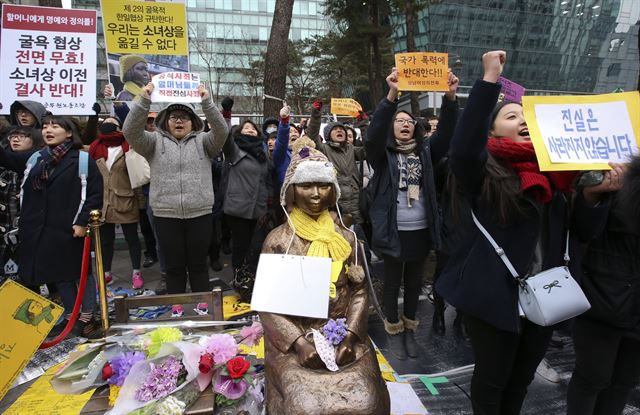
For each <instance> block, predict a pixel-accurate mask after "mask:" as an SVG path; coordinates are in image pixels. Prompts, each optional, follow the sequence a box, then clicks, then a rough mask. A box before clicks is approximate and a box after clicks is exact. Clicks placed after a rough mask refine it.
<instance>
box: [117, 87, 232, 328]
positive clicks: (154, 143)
mask: <svg viewBox="0 0 640 415" xmlns="http://www.w3.org/2000/svg"><path fill="white" fill-rule="evenodd" d="M152 91H153V84H151V83H149V84H147V86H145V87H144V88H143V89H142V92H141V94H140V95H139V97H140V98H139V99H137V100H136V101H134V103H133V105H132V106H131V111H130V112H129V115H128V116H127V118H126V120H125V122H124V126H123V128H122V131H123V133H124V136H125V138H126V139H127V141H128V142H129V143H130V144H131V146H132V147H133V148H134V149H135V151H136V152H138V153H139V154H141V155H142V156H143V157H144V158H146V159H147V161H148V162H149V166H150V168H151V189H150V193H149V203H150V205H151V209H152V211H153V217H154V223H155V226H156V232H157V236H158V243H159V244H160V250H161V251H162V253H163V255H164V256H165V261H166V270H167V292H168V293H169V294H178V293H184V292H186V288H187V274H188V276H189V284H190V286H191V291H192V292H203V291H209V273H208V266H207V254H208V250H209V243H210V241H211V229H212V220H213V219H212V210H213V196H214V195H213V184H212V177H211V159H212V158H214V157H215V156H216V155H217V154H218V152H219V151H220V150H221V149H222V146H223V144H224V142H225V141H226V139H227V132H228V128H227V123H226V122H225V120H224V119H223V118H222V114H220V111H218V109H217V108H216V106H215V105H214V103H213V101H212V100H211V97H210V95H209V92H208V91H207V89H206V88H205V87H204V85H200V88H199V92H200V97H201V98H202V111H203V112H204V115H205V117H206V119H207V121H208V122H209V125H210V126H211V130H210V131H208V132H203V131H202V130H203V127H204V123H203V122H202V120H201V119H200V117H198V116H197V115H196V113H195V112H194V110H193V108H191V106H189V105H185V104H170V105H169V106H168V107H167V108H165V109H164V110H162V111H160V112H159V113H158V116H157V117H156V121H155V125H156V130H155V131H154V132H148V131H146V130H145V127H146V122H147V115H148V114H149V106H150V105H151V101H150V94H151V92H152ZM199 308H200V307H199ZM182 313H183V309H182V306H180V305H175V306H174V307H173V315H174V316H176V317H178V316H181V315H182Z"/></svg>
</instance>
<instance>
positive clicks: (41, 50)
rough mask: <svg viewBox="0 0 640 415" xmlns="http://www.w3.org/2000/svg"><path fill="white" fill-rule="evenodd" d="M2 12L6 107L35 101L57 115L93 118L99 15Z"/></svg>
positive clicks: (0, 93) (0, 92) (22, 9)
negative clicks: (97, 19)
mask: <svg viewBox="0 0 640 415" xmlns="http://www.w3.org/2000/svg"><path fill="white" fill-rule="evenodd" d="M2 11H3V13H2V19H3V27H2V46H1V59H2V65H3V71H2V75H0V76H1V82H0V97H1V102H2V109H3V110H4V111H8V109H9V106H10V104H11V103H12V102H13V101H14V100H20V99H32V100H34V101H38V102H40V103H42V104H43V105H44V106H45V108H47V109H48V110H50V111H51V112H53V113H56V114H70V115H87V114H91V113H92V110H91V107H92V105H93V102H94V101H95V95H96V94H95V78H96V12H95V11H93V10H73V9H55V8H45V7H29V6H12V5H4V6H3V9H2Z"/></svg>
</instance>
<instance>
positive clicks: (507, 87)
mask: <svg viewBox="0 0 640 415" xmlns="http://www.w3.org/2000/svg"><path fill="white" fill-rule="evenodd" d="M499 82H500V83H501V84H502V90H501V91H500V94H501V95H504V97H503V98H504V99H505V100H507V101H514V102H521V101H522V96H523V95H524V91H525V88H524V87H523V86H522V85H519V84H516V83H515V82H513V81H510V80H508V79H507V78H505V77H504V76H501V77H500V79H499Z"/></svg>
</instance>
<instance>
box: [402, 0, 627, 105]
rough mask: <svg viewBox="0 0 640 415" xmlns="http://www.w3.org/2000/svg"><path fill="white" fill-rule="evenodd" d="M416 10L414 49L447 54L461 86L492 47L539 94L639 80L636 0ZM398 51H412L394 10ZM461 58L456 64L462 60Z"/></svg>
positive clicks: (462, 3)
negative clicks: (505, 56)
mask: <svg viewBox="0 0 640 415" xmlns="http://www.w3.org/2000/svg"><path fill="white" fill-rule="evenodd" d="M430 3H431V4H429V5H428V6H426V7H425V8H424V9H423V10H421V11H420V12H419V13H418V25H417V27H416V33H415V39H416V50H418V51H437V52H447V53H449V59H450V63H449V64H450V65H451V66H454V67H455V66H458V68H457V69H458V70H457V72H458V73H459V77H460V79H461V84H462V85H465V86H469V85H472V84H473V82H474V80H475V79H477V78H480V77H481V76H482V65H481V57H482V54H483V53H484V52H486V51H488V50H493V49H503V50H506V51H507V65H506V66H505V71H504V76H506V77H507V78H509V79H511V80H513V81H514V82H517V83H519V84H521V85H523V86H525V87H526V88H527V89H528V91H529V92H528V93H534V94H557V93H560V94H564V93H571V94H573V93H607V92H611V91H613V90H614V89H617V88H622V89H624V90H625V91H630V90H635V89H636V88H637V83H638V71H639V68H638V60H639V59H638V29H639V27H640V24H639V19H640V1H638V0H544V1H543V0H457V1H455V2H454V1H431V2H430ZM392 21H393V23H394V24H395V31H394V38H395V39H394V41H395V46H394V51H395V52H403V51H405V50H406V25H405V21H404V16H399V15H396V16H393V17H392ZM457 60H459V61H460V62H459V63H458V65H455V63H456V61H457Z"/></svg>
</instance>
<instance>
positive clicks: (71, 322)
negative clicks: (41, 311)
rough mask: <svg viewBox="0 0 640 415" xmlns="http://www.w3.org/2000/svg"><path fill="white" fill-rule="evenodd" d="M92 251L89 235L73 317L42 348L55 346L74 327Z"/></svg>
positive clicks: (83, 255) (85, 243)
mask: <svg viewBox="0 0 640 415" xmlns="http://www.w3.org/2000/svg"><path fill="white" fill-rule="evenodd" d="M90 251H91V237H90V236H89V235H87V236H85V237H84V250H83V251H82V266H81V267H80V285H79V286H78V295H76V303H75V304H74V305H73V311H72V312H71V317H70V318H69V321H67V325H66V326H65V328H64V330H62V332H61V333H60V334H58V336H57V337H56V338H55V339H53V340H51V341H48V342H44V343H42V344H41V345H40V349H48V348H49V347H52V346H55V345H56V344H58V343H60V342H61V341H62V340H64V339H65V337H67V335H68V334H69V333H70V332H71V329H73V326H74V324H76V320H77V319H78V314H80V306H81V305H82V297H83V296H84V289H85V287H86V286H87V276H88V275H89V253H90Z"/></svg>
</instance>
